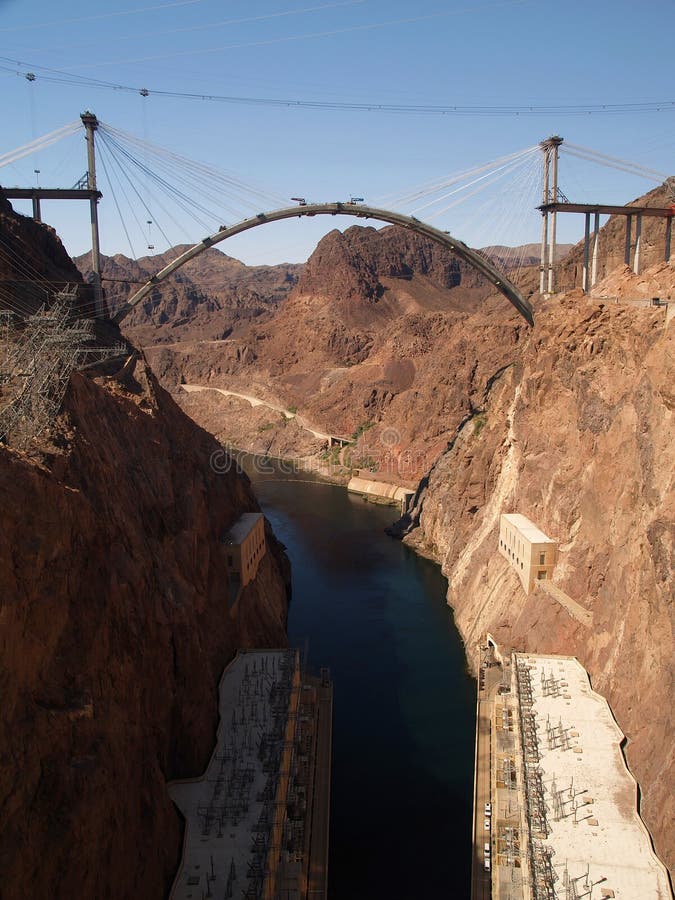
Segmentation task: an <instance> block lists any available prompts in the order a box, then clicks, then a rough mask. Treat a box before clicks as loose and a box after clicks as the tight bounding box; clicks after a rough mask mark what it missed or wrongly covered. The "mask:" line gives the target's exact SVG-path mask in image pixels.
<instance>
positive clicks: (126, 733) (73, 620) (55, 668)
mask: <svg viewBox="0 0 675 900" xmlns="http://www.w3.org/2000/svg"><path fill="white" fill-rule="evenodd" d="M3 213H4V216H3V217H2V218H1V219H0V236H1V237H2V246H3V247H5V248H6V247H9V246H11V247H12V248H13V249H14V250H16V252H17V254H18V253H19V251H20V248H21V247H22V246H24V247H26V248H32V251H33V252H32V255H31V256H30V257H29V258H30V265H31V270H30V271H31V273H32V278H38V277H41V278H43V279H44V278H46V277H48V276H49V277H50V278H51V276H52V274H53V275H54V276H55V275H56V274H57V272H56V270H55V269H54V267H55V266H56V267H60V269H61V270H62V271H63V274H64V275H65V277H66V278H68V279H70V277H71V275H72V276H73V278H74V280H77V278H78V277H79V276H78V275H77V272H76V271H75V270H74V268H72V267H69V264H68V261H67V258H66V259H64V258H63V255H62V254H61V249H62V248H60V245H59V244H55V243H54V239H53V235H52V233H51V232H50V230H49V229H47V228H46V227H44V226H39V225H35V224H34V223H31V222H30V220H24V219H23V218H22V217H18V216H15V215H14V214H13V213H12V212H11V209H4V210H3ZM43 243H44V245H45V246H46V247H47V249H48V252H47V254H46V256H45V257H44V258H43V257H42V256H41V254H40V253H39V252H38V251H39V249H40V247H41V246H42V244H43ZM17 248H18V249H17ZM11 259H12V260H14V262H13V263H12V264H13V265H14V264H16V265H18V266H19V267H20V266H21V265H23V263H22V262H21V257H20V256H18V257H17V258H15V257H11ZM31 280H32V279H31ZM24 299H26V298H25V297H22V299H21V302H22V303H23V301H24ZM87 309H88V307H85V308H83V309H80V310H78V311H80V312H81V313H84V312H85V311H86V310H87ZM117 337H119V335H117ZM3 340H4V333H3ZM214 454H216V456H215V457H214ZM223 461H224V459H223V455H222V451H221V450H220V448H219V445H218V444H217V442H216V441H215V439H214V438H213V437H212V436H211V435H209V434H207V433H206V432H204V431H202V430H201V429H200V428H198V427H197V426H196V425H195V424H194V422H193V421H191V420H190V419H189V418H188V417H187V416H185V415H184V414H183V413H182V412H181V411H180V409H179V408H178V407H177V406H176V404H175V403H174V401H173V400H172V399H171V397H170V396H169V395H168V394H167V393H166V392H165V391H164V390H163V389H162V388H161V387H160V386H159V384H158V382H157V380H156V378H155V376H154V375H153V374H152V373H151V371H150V370H149V369H148V368H147V366H146V365H145V363H144V362H143V360H142V359H136V360H135V362H134V358H133V357H131V358H130V359H129V361H128V363H127V364H126V366H124V367H123V369H122V370H121V371H120V372H119V373H118V374H117V375H116V376H114V377H113V376H108V377H103V376H100V377H97V378H95V377H94V376H93V374H92V373H90V376H89V377H87V376H85V375H84V374H77V375H74V376H72V378H71V381H70V386H69V389H68V392H67V394H66V397H65V401H64V405H63V408H62V412H61V414H60V415H59V417H58V419H57V420H56V421H55V422H54V423H53V424H52V426H51V427H50V429H49V431H48V432H46V433H45V434H43V435H42V436H40V438H39V439H37V440H35V441H34V442H33V443H32V445H31V447H30V450H27V451H25V452H18V451H16V450H13V449H12V448H11V447H7V446H0V496H2V528H1V529H0V696H1V697H2V717H0V869H1V870H2V877H1V879H0V882H1V883H0V895H1V896H2V897H3V900H18V898H25V897H31V898H33V897H34V898H42V897H45V898H46V897H53V898H66V897H73V896H78V897H92V898H93V897H97V898H98V897H101V898H106V897H107V898H115V900H120V898H129V900H136V898H139V897H162V896H165V895H166V893H167V892H168V888H169V886H170V884H171V881H172V878H173V874H174V872H175V870H176V868H177V866H178V862H179V857H180V850H181V839H182V830H181V829H182V826H181V821H180V817H179V815H178V813H177V812H176V810H175V808H174V806H173V804H172V803H171V801H170V799H169V796H168V793H167V791H166V787H165V784H166V781H167V780H168V779H171V778H176V777H185V776H188V775H193V774H195V775H196V774H199V773H200V772H201V771H202V770H203V768H204V766H205V763H206V762H207V760H208V758H209V756H210V753H211V751H212V747H213V741H214V737H215V730H216V726H217V685H218V680H219V677H220V674H221V672H222V669H223V667H224V666H225V665H226V664H227V662H228V661H229V660H230V659H231V658H232V656H233V654H234V652H235V649H236V648H237V647H253V646H280V645H284V644H285V641H286V636H285V623H286V610H287V596H286V582H287V572H286V561H285V557H284V555H283V553H282V551H281V548H280V546H279V545H278V544H277V543H276V541H275V540H274V537H273V535H272V534H271V533H269V534H268V548H269V549H268V552H267V554H266V555H265V556H264V557H263V559H262V561H261V563H260V569H259V572H258V576H257V578H256V579H255V581H253V582H252V583H251V584H249V585H248V586H247V587H246V588H245V589H244V590H243V592H242V594H241V596H240V597H239V599H238V600H237V603H236V604H235V605H234V606H233V607H232V608H229V607H228V597H229V593H230V591H229V584H228V578H227V575H226V552H225V550H226V547H225V544H224V543H223V537H224V535H225V534H226V532H227V530H228V529H229V527H230V526H231V525H232V524H233V522H234V521H235V520H236V519H237V518H238V516H239V515H240V514H241V513H242V512H245V511H250V510H257V509H258V506H257V503H256V500H255V498H254V496H253V494H252V491H251V489H250V485H249V483H248V480H247V479H246V478H244V477H241V476H239V475H237V474H236V473H235V472H234V471H224V469H225V470H227V466H223Z"/></svg>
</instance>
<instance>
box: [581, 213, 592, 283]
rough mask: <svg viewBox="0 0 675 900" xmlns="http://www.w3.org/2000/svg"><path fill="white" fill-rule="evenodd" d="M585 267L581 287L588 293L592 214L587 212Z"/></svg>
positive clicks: (585, 216)
mask: <svg viewBox="0 0 675 900" xmlns="http://www.w3.org/2000/svg"><path fill="white" fill-rule="evenodd" d="M584 219H585V223H584V267H583V270H582V273H581V289H582V291H583V292H584V294H587V293H588V258H589V255H590V240H591V214H590V213H589V212H587V213H586V214H585V215H584Z"/></svg>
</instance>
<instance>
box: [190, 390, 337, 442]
mask: <svg viewBox="0 0 675 900" xmlns="http://www.w3.org/2000/svg"><path fill="white" fill-rule="evenodd" d="M181 388H182V389H183V390H184V391H185V392H186V393H187V394H194V393H199V392H200V391H217V392H218V393H219V394H223V396H225V397H237V398H238V399H239V400H246V401H247V402H248V403H250V404H251V406H253V407H255V406H265V407H267V408H268V409H272V410H274V412H278V413H281V415H282V416H284V418H286V419H295V420H296V421H297V423H298V425H299V426H300V427H301V428H303V429H304V430H305V431H309V433H310V434H313V435H314V437H316V438H319V439H320V440H323V441H328V442H329V443H330V444H333V443H337V444H351V443H352V438H350V437H345V436H341V435H337V434H327V433H326V432H325V431H319V430H318V429H316V428H312V427H311V425H308V424H307V422H306V421H305V420H304V419H303V418H302V417H301V416H298V414H297V413H296V412H294V411H293V410H292V409H285V408H284V407H283V406H278V405H277V404H276V403H270V402H269V401H267V400H261V399H260V398H259V397H254V396H253V395H252V394H240V393H238V392H237V391H229V390H227V389H226V388H219V387H211V386H210V385H201V384H181Z"/></svg>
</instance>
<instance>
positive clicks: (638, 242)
mask: <svg viewBox="0 0 675 900" xmlns="http://www.w3.org/2000/svg"><path fill="white" fill-rule="evenodd" d="M641 246H642V216H641V215H640V213H638V214H637V216H636V217H635V253H634V254H633V272H635V274H636V275H639V274H640V249H641Z"/></svg>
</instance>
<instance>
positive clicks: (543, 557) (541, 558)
mask: <svg viewBox="0 0 675 900" xmlns="http://www.w3.org/2000/svg"><path fill="white" fill-rule="evenodd" d="M539 565H540V566H545V565H546V554H545V553H540V554H539Z"/></svg>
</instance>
